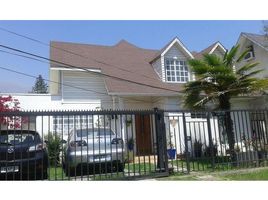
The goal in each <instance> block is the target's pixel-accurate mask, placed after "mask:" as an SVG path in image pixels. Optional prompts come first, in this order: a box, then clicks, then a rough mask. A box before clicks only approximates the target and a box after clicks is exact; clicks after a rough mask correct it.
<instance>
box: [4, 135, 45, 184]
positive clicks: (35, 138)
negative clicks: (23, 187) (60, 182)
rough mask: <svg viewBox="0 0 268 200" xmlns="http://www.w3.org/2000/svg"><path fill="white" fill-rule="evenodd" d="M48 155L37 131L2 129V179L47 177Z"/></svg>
mask: <svg viewBox="0 0 268 200" xmlns="http://www.w3.org/2000/svg"><path fill="white" fill-rule="evenodd" d="M47 166H48V156H47V150H46V148H45V145H44V143H43V141H42V139H41V137H40V135H39V134H38V133H37V132H36V131H30V130H1V131H0V180H10V179H11V180H32V179H34V180H40V179H47Z"/></svg>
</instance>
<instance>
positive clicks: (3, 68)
mask: <svg viewBox="0 0 268 200" xmlns="http://www.w3.org/2000/svg"><path fill="white" fill-rule="evenodd" d="M0 51H1V52H2V50H0ZM4 52H5V51H4ZM5 53H9V52H5ZM36 60H37V59H36ZM37 61H40V60H37ZM41 62H42V61H41ZM0 69H2V70H5V71H9V72H12V73H16V74H20V75H23V76H27V77H30V78H34V79H36V78H37V76H34V75H31V74H27V73H24V72H20V71H16V70H12V69H8V68H6V67H1V66H0ZM43 79H44V80H45V81H47V82H51V83H56V84H58V85H63V86H67V87H71V88H75V89H79V90H84V91H87V92H93V93H97V94H103V95H108V94H107V93H105V92H98V91H96V90H90V89H86V88H81V87H77V86H73V85H69V84H65V83H60V82H57V81H51V80H48V79H45V78H43ZM122 98H124V99H128V100H131V101H136V102H142V103H152V102H150V101H144V100H139V99H135V98H127V97H122Z"/></svg>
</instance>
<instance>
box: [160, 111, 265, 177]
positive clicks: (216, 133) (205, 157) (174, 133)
mask: <svg viewBox="0 0 268 200" xmlns="http://www.w3.org/2000/svg"><path fill="white" fill-rule="evenodd" d="M165 123H166V133H167V144H168V149H167V153H168V158H169V164H170V168H172V170H173V171H174V172H187V173H189V172H190V171H214V170H228V169H234V168H241V167H258V166H266V165H267V160H268V154H267V152H268V138H267V124H268V111H267V110H235V111H213V112H194V111H185V112H183V111H176V110H170V111H168V112H166V113H165Z"/></svg>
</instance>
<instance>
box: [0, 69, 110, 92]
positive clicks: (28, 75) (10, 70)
mask: <svg viewBox="0 0 268 200" xmlns="http://www.w3.org/2000/svg"><path fill="white" fill-rule="evenodd" d="M0 69H2V70H5V71H9V72H12V73H16V74H20V75H23V76H27V77H30V78H37V76H34V75H30V74H26V73H24V72H20V71H16V70H12V69H8V68H6V67H1V66H0ZM43 79H44V80H45V81H47V82H51V83H56V84H59V85H63V86H68V87H72V88H76V89H80V90H86V91H89V92H94V93H98V94H105V95H107V93H104V92H98V91H95V90H90V89H85V88H80V87H77V86H73V85H68V84H65V83H60V82H57V81H51V80H48V79H45V78H43Z"/></svg>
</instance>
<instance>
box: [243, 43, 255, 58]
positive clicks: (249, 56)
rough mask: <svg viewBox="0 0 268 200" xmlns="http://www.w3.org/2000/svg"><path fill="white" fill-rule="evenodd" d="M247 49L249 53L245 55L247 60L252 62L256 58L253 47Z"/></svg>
mask: <svg viewBox="0 0 268 200" xmlns="http://www.w3.org/2000/svg"><path fill="white" fill-rule="evenodd" d="M247 49H248V50H249V52H248V53H247V54H246V55H245V60H251V59H252V58H254V57H255V55H254V49H253V45H250V46H248V47H247Z"/></svg>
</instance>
